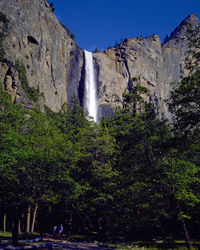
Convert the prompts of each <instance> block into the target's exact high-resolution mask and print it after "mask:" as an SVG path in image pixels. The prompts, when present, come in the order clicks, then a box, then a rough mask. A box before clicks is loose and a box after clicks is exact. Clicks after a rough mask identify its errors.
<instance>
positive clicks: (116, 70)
mask: <svg viewBox="0 0 200 250" xmlns="http://www.w3.org/2000/svg"><path fill="white" fill-rule="evenodd" d="M188 23H192V24H199V20H198V18H197V16H196V15H190V16H189V17H187V18H186V19H185V20H184V21H183V22H182V23H181V24H180V25H179V26H178V27H177V28H176V29H175V30H174V32H173V33H172V34H171V36H170V37H169V39H168V41H167V42H165V43H164V44H163V45H162V44H161V41H160V38H159V37H158V36H157V35H152V36H150V37H147V38H131V39H126V40H125V41H124V42H123V43H121V44H119V45H118V46H116V47H115V48H111V49H108V50H106V51H104V52H100V53H95V54H94V57H95V59H96V64H97V66H96V68H97V71H98V82H99V84H98V86H99V88H98V93H99V94H98V95H99V117H102V116H109V115H110V114H111V113H113V110H114V109H115V108H116V107H117V106H120V105H121V101H122V94H123V92H124V91H125V90H126V89H129V88H130V81H129V79H130V78H133V77H137V78H138V80H139V81H140V83H141V84H142V85H143V86H145V87H147V88H148V89H149V91H150V94H149V96H148V97H146V99H147V101H150V102H152V103H153V105H154V108H155V110H156V111H157V112H158V114H159V116H160V118H163V117H164V116H167V117H168V118H170V114H169V113H168V111H167V107H166V105H165V103H164V101H163V100H165V99H166V98H167V97H168V95H169V92H170V83H171V82H173V81H178V80H179V79H180V76H184V75H185V74H186V73H187V72H186V71H185V69H184V58H185V56H186V51H187V40H186V39H182V38H184V37H185V32H186V29H187V24H188Z"/></svg>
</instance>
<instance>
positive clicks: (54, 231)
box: [53, 226, 57, 237]
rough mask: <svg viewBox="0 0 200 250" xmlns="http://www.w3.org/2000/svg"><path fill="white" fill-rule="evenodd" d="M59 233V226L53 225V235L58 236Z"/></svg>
mask: <svg viewBox="0 0 200 250" xmlns="http://www.w3.org/2000/svg"><path fill="white" fill-rule="evenodd" d="M56 234H57V226H54V227H53V236H54V237H56Z"/></svg>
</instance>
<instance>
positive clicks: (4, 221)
mask: <svg viewBox="0 0 200 250" xmlns="http://www.w3.org/2000/svg"><path fill="white" fill-rule="evenodd" d="M3 232H4V233H6V213H4V215H3Z"/></svg>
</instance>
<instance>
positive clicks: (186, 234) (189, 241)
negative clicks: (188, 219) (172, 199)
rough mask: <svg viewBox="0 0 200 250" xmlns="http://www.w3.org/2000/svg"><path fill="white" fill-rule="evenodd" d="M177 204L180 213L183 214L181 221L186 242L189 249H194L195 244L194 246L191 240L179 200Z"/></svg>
mask: <svg viewBox="0 0 200 250" xmlns="http://www.w3.org/2000/svg"><path fill="white" fill-rule="evenodd" d="M177 206H178V210H179V213H180V215H181V223H182V226H183V231H184V234H185V240H186V244H187V246H188V249H193V246H192V243H191V240H190V236H189V233H188V230H187V227H186V224H185V220H184V218H183V216H182V214H183V212H182V210H181V205H180V204H179V202H177Z"/></svg>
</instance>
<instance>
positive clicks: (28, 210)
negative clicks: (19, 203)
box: [26, 205, 31, 234]
mask: <svg viewBox="0 0 200 250" xmlns="http://www.w3.org/2000/svg"><path fill="white" fill-rule="evenodd" d="M30 222H31V205H29V206H28V209H27V220H26V232H27V233H28V234H29V233H30Z"/></svg>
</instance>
